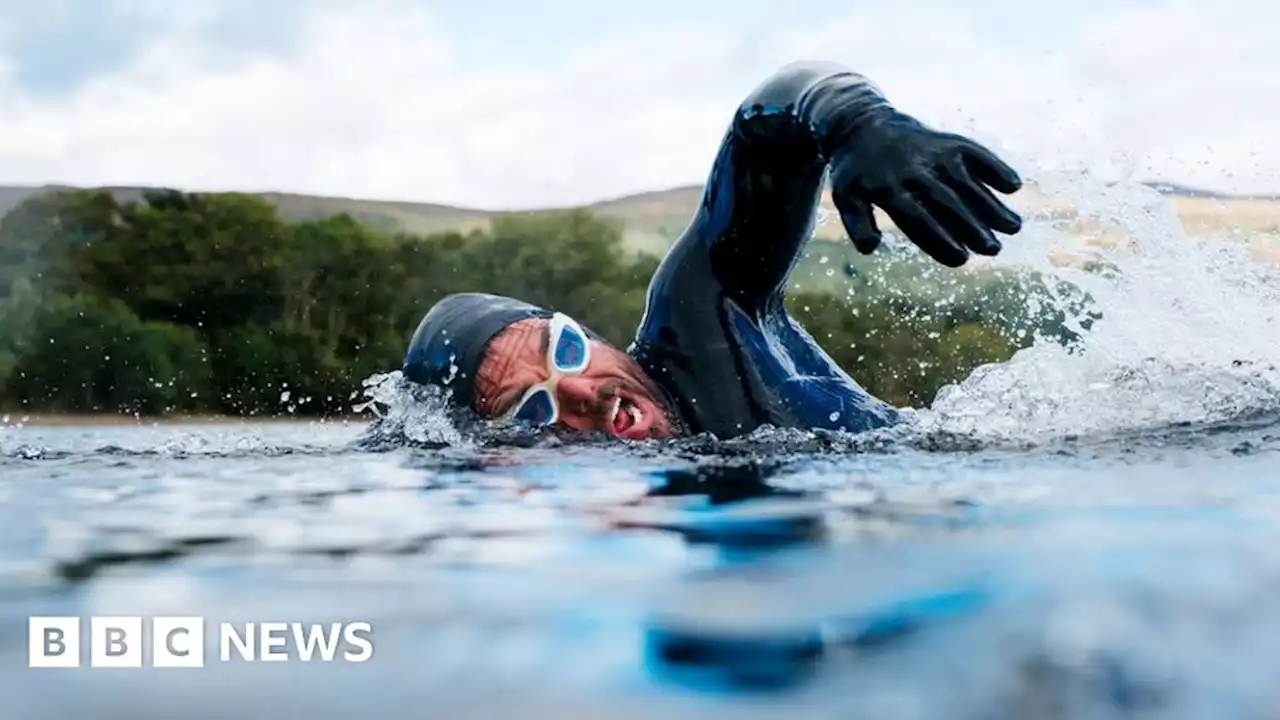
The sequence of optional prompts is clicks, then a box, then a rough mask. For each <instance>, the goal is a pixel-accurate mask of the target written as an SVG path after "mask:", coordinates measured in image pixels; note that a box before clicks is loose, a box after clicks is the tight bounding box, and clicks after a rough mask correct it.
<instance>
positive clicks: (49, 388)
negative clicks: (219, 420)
mask: <svg viewBox="0 0 1280 720" xmlns="http://www.w3.org/2000/svg"><path fill="white" fill-rule="evenodd" d="M15 345H16V348H15V349H16V351H17V352H16V361H15V362H14V363H13V365H12V367H11V369H10V371H9V374H8V376H7V378H6V382H5V387H4V393H5V396H6V398H7V399H8V400H9V401H10V402H13V403H15V404H18V405H21V406H23V407H25V408H27V409H38V410H47V411H55V412H66V411H107V412H127V413H142V414H157V413H165V412H174V411H183V410H188V411H189V410H195V409H198V408H200V407H203V406H205V404H206V403H207V397H208V394H209V390H210V388H211V384H210V372H209V368H208V366H207V364H206V363H205V361H204V353H205V349H204V344H203V342H202V341H201V339H200V337H199V336H198V335H197V334H196V332H195V331H194V330H192V329H191V328H187V327H182V326H179V325H173V324H170V323H162V322H146V321H143V320H141V319H139V318H138V317H137V316H136V315H134V314H133V312H132V311H130V310H129V308H128V307H126V306H125V305H124V303H122V302H120V301H119V300H115V299H107V300H105V301H104V300H102V299H100V298H93V297H90V296H88V295H74V296H71V297H54V298H52V299H48V300H45V301H44V302H42V304H41V305H40V307H38V308H37V309H36V310H35V312H34V316H33V318H32V321H31V326H30V328H29V330H28V332H26V333H25V336H24V337H23V338H21V340H19V341H18V342H17V343H15Z"/></svg>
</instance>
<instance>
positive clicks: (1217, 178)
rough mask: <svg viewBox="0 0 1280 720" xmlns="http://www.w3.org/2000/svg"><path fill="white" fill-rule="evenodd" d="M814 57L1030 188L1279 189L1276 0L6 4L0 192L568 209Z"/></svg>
mask: <svg viewBox="0 0 1280 720" xmlns="http://www.w3.org/2000/svg"><path fill="white" fill-rule="evenodd" d="M730 8H734V9H733V10H730ZM806 58H808V59H826V60H834V61H838V62H842V63H844V64H846V65H848V66H850V67H851V68H853V69H855V70H857V71H859V72H862V73H864V74H866V75H868V76H869V77H871V78H872V79H873V80H874V81H876V83H877V84H878V85H880V87H881V88H882V89H883V90H884V91H885V92H886V94H887V95H888V96H889V98H890V100H891V101H892V102H893V103H894V104H895V105H897V106H898V107H899V108H901V109H903V110H905V111H907V112H909V113H912V114H914V115H916V116H917V117H919V118H921V119H922V120H924V121H925V122H927V123H929V124H932V125H934V126H936V127H940V128H945V129H950V130H956V131H960V132H966V133H969V134H972V135H973V136H975V137H977V138H978V139H980V140H982V141H984V142H987V143H988V144H990V145H992V146H993V147H995V148H996V149H998V150H999V151H1001V152H1003V153H1004V154H1005V155H1006V156H1007V157H1008V158H1010V159H1011V160H1013V161H1014V162H1015V163H1016V164H1017V165H1018V166H1019V167H1020V169H1022V170H1023V172H1024V175H1026V176H1028V177H1030V178H1032V179H1034V176H1035V175H1036V173H1038V172H1045V171H1048V170H1059V169H1062V168H1069V169H1077V168H1084V169H1088V170H1089V171H1090V172H1092V173H1094V174H1096V175H1098V176H1100V177H1103V178H1105V179H1116V178H1132V179H1139V180H1141V179H1160V180H1169V181H1174V182H1181V183H1186V184H1191V185H1197V186H1202V187H1207V188H1212V189H1216V190H1221V191H1230V192H1262V191H1271V192H1276V191H1280V139H1278V136H1277V129H1278V128H1280V3H1276V2H1274V0H1188V1H1178V0H1075V1H1074V2H1048V1H1047V0H952V1H950V2H944V1H942V0H876V1H869V0H796V1H794V2H792V1H789V0H787V1H779V0H644V2H621V1H614V2H606V1H602V0H538V1H537V2H528V1H526V0H345V1H342V0H183V1H182V2H178V1H176V0H172V1H171V0H61V1H60V0H41V1H40V2H33V1H32V0H0V108H2V110H0V183H2V184H41V183H55V182H57V183H71V184H78V185H95V184H145V185H167V186H176V187H182V188H185V189H192V190H221V189H244V190H284V191H293V192H305V193H317V194H327V195H347V196H359V197H374V198H384V199H404V200H417V201H426V202H446V203H455V204H463V205H470V206H479V207H489V208H516V207H534V206H546V205H559V204H573V203H578V202H585V201H591V200H597V199H602V198H606V197H612V196H617V195H623V194H627V193H632V192H638V191H643V190H651V189H660V188H665V187H669V186H673V185H678V184H687V183H700V182H702V181H703V179H705V177H706V173H707V170H708V168H709V163H710V161H711V158H712V157H713V155H714V154H715V150H716V145H717V143H718V142H719V140H720V137H721V134H722V132H723V129H724V127H725V124H726V123H727V122H728V120H729V118H730V116H731V113H732V111H733V108H734V106H735V105H736V104H737V102H738V101H739V100H741V99H742V97H743V96H744V95H745V94H746V93H747V92H749V91H750V90H751V88H752V87H753V86H754V85H756V84H757V83H758V82H760V81H761V80H762V79H763V78H764V77H766V76H767V74H768V73H770V72H771V71H773V70H774V69H776V68H777V67H779V66H780V65H782V64H784V63H786V62H789V61H792V60H796V59H806Z"/></svg>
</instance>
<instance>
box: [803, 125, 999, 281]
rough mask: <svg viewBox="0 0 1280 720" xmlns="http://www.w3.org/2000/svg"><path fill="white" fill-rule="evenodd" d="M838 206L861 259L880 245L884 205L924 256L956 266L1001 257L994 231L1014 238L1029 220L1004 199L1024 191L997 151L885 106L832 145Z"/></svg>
mask: <svg viewBox="0 0 1280 720" xmlns="http://www.w3.org/2000/svg"><path fill="white" fill-rule="evenodd" d="M827 153H828V157H829V158H830V164H831V190H832V199H833V200H834V201H835V204H836V208H837V209H838V210H839V211H840V219H841V220H842V221H843V223H844V227H845V230H847V231H848V233H849V238H850V239H851V240H852V241H853V244H854V246H855V247H856V248H857V249H858V251H859V252H861V253H863V254H869V253H871V252H872V251H873V250H875V249H876V247H878V246H879V245H880V230H879V228H877V227H876V222H875V218H874V216H873V215H872V212H871V206H872V205H876V206H879V207H880V208H881V209H882V210H884V211H885V213H887V214H888V215H889V217H890V218H892V219H893V221H894V223H896V224H897V226H898V227H899V228H900V229H901V230H902V231H903V232H904V233H905V234H906V236H907V237H908V238H909V239H910V240H911V241H912V242H914V243H915V244H916V245H917V246H919V247H920V249H921V250H923V251H925V252H926V253H928V254H929V255H931V256H932V257H933V258H934V259H935V260H937V261H938V262H940V263H943V264H944V265H948V266H950V267H959V266H960V265H963V264H964V263H965V261H967V260H968V259H969V252H970V251H972V252H976V253H978V254H980V255H995V254H996V253H998V252H1000V247H1001V246H1000V241H999V240H997V239H996V237H995V235H994V234H993V233H992V230H996V231H999V232H1001V233H1005V234H1007V235H1012V234H1015V233H1017V232H1018V231H1019V230H1020V229H1021V228H1022V219H1021V218H1020V217H1018V215H1017V213H1015V212H1013V211H1012V210H1010V209H1009V208H1007V207H1005V206H1004V204H1002V203H1001V202H1000V201H999V200H997V199H996V197H995V195H993V194H992V192H991V190H990V189H988V187H987V186H988V185H990V186H991V187H992V188H995V189H996V190H999V191H1000V192H1002V193H1006V194H1007V193H1012V192H1015V191H1017V190H1018V189H1019V188H1020V187H1022V181H1021V180H1020V179H1019V178H1018V174H1017V173H1016V172H1014V170H1013V169H1012V168H1010V167H1009V166H1008V165H1006V164H1005V163H1004V162H1003V161H1002V160H1000V158H998V157H996V156H995V154H994V153H992V152H991V151H990V150H988V149H986V148H984V147H982V146H981V145H979V144H978V143H976V142H974V141H972V140H969V139H968V138H965V137H962V136H960V135H955V134H950V133H943V132H938V131H935V130H931V129H929V128H927V127H925V126H924V125H922V124H921V123H920V122H918V121H917V120H915V119H914V118H912V117H910V116H908V115H904V114H902V113H900V112H898V111H896V110H894V109H893V108H891V107H887V106H882V107H879V108H876V109H875V110H873V111H871V112H869V113H866V114H864V115H863V116H862V117H860V118H859V119H858V121H857V122H856V124H853V125H852V126H850V127H847V128H846V129H844V130H843V131H842V132H839V133H837V134H835V135H834V136H833V137H831V139H830V140H829V141H828V146H827Z"/></svg>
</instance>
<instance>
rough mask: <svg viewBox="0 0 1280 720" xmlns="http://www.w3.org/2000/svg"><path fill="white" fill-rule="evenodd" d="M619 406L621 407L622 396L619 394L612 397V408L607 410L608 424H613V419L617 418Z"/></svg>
mask: <svg viewBox="0 0 1280 720" xmlns="http://www.w3.org/2000/svg"><path fill="white" fill-rule="evenodd" d="M621 407H622V397H621V396H619V397H616V398H614V399H613V409H612V410H610V411H609V424H610V425H612V424H613V421H614V420H616V419H618V409H619V408H621Z"/></svg>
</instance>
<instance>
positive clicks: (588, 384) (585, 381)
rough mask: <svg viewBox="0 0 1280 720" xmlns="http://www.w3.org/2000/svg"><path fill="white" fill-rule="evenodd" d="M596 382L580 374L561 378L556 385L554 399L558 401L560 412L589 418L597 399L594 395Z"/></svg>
mask: <svg viewBox="0 0 1280 720" xmlns="http://www.w3.org/2000/svg"><path fill="white" fill-rule="evenodd" d="M597 384H598V383H597V382H596V381H595V380H593V379H591V378H585V377H580V376H575V377H566V378H561V379H560V382H559V383H558V384H557V385H556V400H558V401H559V402H560V412H561V414H562V415H575V416H578V417H581V418H589V417H590V415H591V412H592V409H593V407H594V406H595V404H596V403H597V402H598V401H599V399H598V397H597V396H596V389H597V388H596V385H597Z"/></svg>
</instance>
